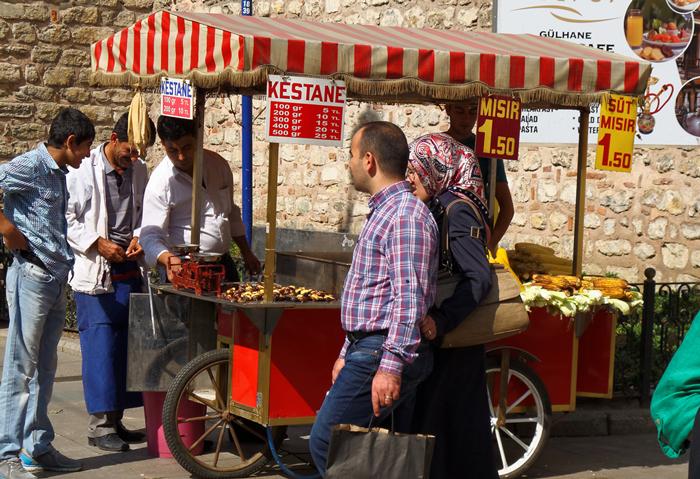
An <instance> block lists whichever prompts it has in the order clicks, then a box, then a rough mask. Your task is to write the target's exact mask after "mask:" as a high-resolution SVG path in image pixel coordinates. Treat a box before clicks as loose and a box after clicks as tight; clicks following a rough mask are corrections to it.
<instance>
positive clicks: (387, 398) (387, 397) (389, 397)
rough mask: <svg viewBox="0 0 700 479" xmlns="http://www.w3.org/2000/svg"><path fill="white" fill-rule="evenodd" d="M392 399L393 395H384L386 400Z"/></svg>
mask: <svg viewBox="0 0 700 479" xmlns="http://www.w3.org/2000/svg"><path fill="white" fill-rule="evenodd" d="M390 399H392V397H391V396H389V395H388V394H387V395H386V396H384V400H385V401H389V400H390Z"/></svg>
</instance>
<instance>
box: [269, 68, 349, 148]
mask: <svg viewBox="0 0 700 479" xmlns="http://www.w3.org/2000/svg"><path fill="white" fill-rule="evenodd" d="M267 78H268V79H267V119H266V122H265V133H266V139H267V141H269V142H273V143H295V144H304V145H322V146H342V144H343V126H344V121H343V119H344V117H345V100H346V96H345V95H346V90H345V82H343V81H337V80H336V81H334V80H326V79H322V78H307V77H298V76H297V77H294V76H280V75H269V76H268V77H267Z"/></svg>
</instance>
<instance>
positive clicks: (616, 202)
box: [586, 190, 634, 213]
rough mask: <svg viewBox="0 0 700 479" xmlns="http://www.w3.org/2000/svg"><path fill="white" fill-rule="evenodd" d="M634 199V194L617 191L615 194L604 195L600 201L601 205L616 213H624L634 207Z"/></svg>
mask: <svg viewBox="0 0 700 479" xmlns="http://www.w3.org/2000/svg"><path fill="white" fill-rule="evenodd" d="M586 196H588V194H586ZM633 198H634V193H632V192H631V191H627V190H623V191H616V192H614V193H606V194H605V195H603V197H602V198H601V199H600V204H601V205H602V206H606V207H608V208H610V209H611V210H612V211H614V212H615V213H622V212H624V211H627V210H629V209H630V208H631V207H632V200H633Z"/></svg>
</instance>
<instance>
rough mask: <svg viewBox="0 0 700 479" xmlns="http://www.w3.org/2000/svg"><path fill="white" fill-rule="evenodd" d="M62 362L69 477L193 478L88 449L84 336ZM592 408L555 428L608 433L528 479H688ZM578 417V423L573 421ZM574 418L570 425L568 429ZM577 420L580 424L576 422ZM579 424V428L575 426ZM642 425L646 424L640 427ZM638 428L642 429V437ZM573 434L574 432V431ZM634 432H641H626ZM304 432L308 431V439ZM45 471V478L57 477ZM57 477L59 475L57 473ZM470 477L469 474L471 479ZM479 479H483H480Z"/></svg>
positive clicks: (556, 444) (56, 398)
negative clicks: (71, 465) (75, 463)
mask: <svg viewBox="0 0 700 479" xmlns="http://www.w3.org/2000/svg"><path fill="white" fill-rule="evenodd" d="M6 327H7V325H6V323H0V360H1V358H2V354H1V353H2V352H3V351H4V347H5V335H6ZM58 356H59V361H58V362H59V365H58V372H57V379H56V385H55V387H54V395H53V399H52V401H51V404H50V405H49V415H50V417H51V420H52V422H53V424H54V427H55V430H56V434H57V437H56V440H55V441H54V445H55V446H56V448H58V449H59V450H60V451H61V452H63V453H64V454H66V455H67V456H69V457H72V458H75V459H79V460H81V461H82V462H83V464H84V470H83V471H80V472H77V473H72V474H63V475H60V476H61V477H65V478H67V479H73V478H75V479H87V478H95V477H102V478H120V479H121V478H124V479H185V478H189V477H191V476H190V475H189V474H188V473H187V472H185V471H184V469H182V468H181V467H180V466H179V464H177V463H176V462H175V461H174V460H172V459H157V458H152V457H150V456H149V455H148V453H147V451H146V445H145V444H136V445H132V450H131V451H129V452H126V453H107V452H102V451H99V450H98V449H96V448H94V447H90V446H88V445H87V439H86V437H85V427H86V419H87V417H86V413H85V406H84V402H83V392H82V383H81V376H80V348H79V346H78V341H77V336H76V335H74V334H70V333H66V334H64V337H63V338H62V339H61V343H60V345H59V355H58ZM590 404H591V406H590V407H586V408H584V409H581V408H580V409H579V411H577V412H576V413H575V414H571V415H561V414H557V415H555V416H554V418H555V423H556V424H555V428H554V429H555V430H559V431H560V432H561V431H564V432H566V431H568V435H573V436H577V435H581V434H583V433H585V431H586V430H588V431H593V432H595V431H599V432H600V431H603V429H601V427H602V426H600V427H599V426H590V427H588V429H586V427H583V426H582V424H585V423H586V422H591V421H592V422H599V423H601V424H602V419H601V418H602V417H605V418H606V419H605V421H607V424H608V426H607V429H605V431H607V434H611V433H612V434H613V435H604V436H597V437H553V438H550V439H549V441H548V442H547V445H546V447H545V450H544V452H543V454H542V456H541V457H540V458H539V460H538V461H537V463H536V464H535V465H534V466H533V467H532V468H531V469H530V470H529V471H528V472H527V473H526V475H525V476H524V477H527V478H548V479H593V478H595V479H631V478H634V479H685V478H686V477H687V458H684V459H683V460H680V461H678V460H677V461H671V460H669V459H667V458H666V457H665V456H664V455H663V454H662V453H661V451H660V449H659V447H658V445H657V444H656V440H655V437H654V434H653V433H650V432H644V431H645V427H646V426H644V424H643V423H644V421H639V420H637V419H634V420H633V421H632V424H633V427H631V428H629V429H627V430H625V429H622V428H620V427H617V428H614V427H613V428H611V427H610V424H612V423H614V422H615V421H617V422H618V423H619V424H622V422H621V421H622V420H621V419H615V420H613V421H612V422H610V421H611V420H610V418H611V417H612V416H614V417H618V418H624V417H625V414H624V411H625V410H628V411H629V414H627V415H628V416H629V415H630V414H631V416H632V417H633V418H637V416H639V414H641V412H640V411H641V410H639V409H638V408H636V409H635V408H631V409H630V408H627V407H624V408H622V409H614V408H613V409H610V408H606V409H604V408H596V407H595V405H594V404H595V403H593V402H591V403H590ZM572 418H573V419H572ZM566 421H569V425H568V426H566V427H564V426H562V424H564V425H566ZM572 421H573V422H572ZM124 422H125V424H126V425H127V427H128V428H130V429H141V430H143V428H144V419H143V409H142V408H139V409H131V410H128V411H126V415H125V418H124ZM573 423H578V425H574V426H571V424H573ZM640 424H641V426H640ZM638 428H641V430H642V431H641V432H642V433H639V431H638ZM572 431H573V432H572ZM623 432H632V433H635V432H637V433H635V434H625V435H623V434H621V433H623ZM303 433H304V431H302V432H301V434H303ZM51 476H52V475H51V474H43V475H42V476H41V477H51ZM53 476H59V475H58V474H53ZM255 477H263V478H282V477H283V476H281V475H279V473H278V469H277V468H275V467H272V466H270V467H268V468H267V469H264V470H263V471H262V473H261V474H258V475H256V476H255ZM465 477H469V476H468V475H466V476H465ZM475 479H477V478H475Z"/></svg>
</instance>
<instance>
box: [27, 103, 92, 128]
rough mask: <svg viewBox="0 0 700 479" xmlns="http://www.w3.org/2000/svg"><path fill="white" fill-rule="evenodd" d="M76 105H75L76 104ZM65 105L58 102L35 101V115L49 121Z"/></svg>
mask: <svg viewBox="0 0 700 479" xmlns="http://www.w3.org/2000/svg"><path fill="white" fill-rule="evenodd" d="M76 106H77V105H76ZM64 107H65V105H61V104H58V103H37V104H36V117H37V118H39V119H41V120H44V121H46V122H47V123H48V122H51V121H52V120H53V119H54V118H55V117H56V115H58V112H59V111H61V109H62V108H64ZM80 108H81V109H82V107H80Z"/></svg>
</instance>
